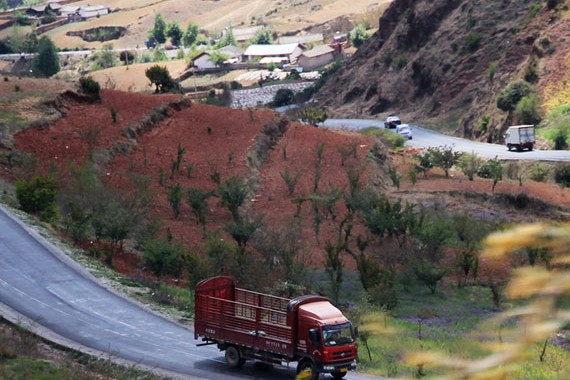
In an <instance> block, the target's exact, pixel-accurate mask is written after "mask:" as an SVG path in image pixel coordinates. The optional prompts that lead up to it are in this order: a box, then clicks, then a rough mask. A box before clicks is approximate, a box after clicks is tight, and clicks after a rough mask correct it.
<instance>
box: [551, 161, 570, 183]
mask: <svg viewBox="0 0 570 380" xmlns="http://www.w3.org/2000/svg"><path fill="white" fill-rule="evenodd" d="M554 181H556V183H557V184H559V185H560V186H562V187H570V163H567V162H560V163H558V164H557V165H556V167H555V168H554Z"/></svg>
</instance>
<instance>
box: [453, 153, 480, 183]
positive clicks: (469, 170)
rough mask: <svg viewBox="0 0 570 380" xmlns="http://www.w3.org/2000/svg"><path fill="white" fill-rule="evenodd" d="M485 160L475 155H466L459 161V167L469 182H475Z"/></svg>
mask: <svg viewBox="0 0 570 380" xmlns="http://www.w3.org/2000/svg"><path fill="white" fill-rule="evenodd" d="M482 163H483V160H482V159H481V158H479V157H478V156H477V155H476V154H475V153H466V154H464V155H463V156H461V158H460V159H459V161H458V163H457V166H459V168H460V169H461V171H462V172H463V174H465V175H466V176H467V178H468V179H469V181H473V178H474V176H475V174H477V172H478V171H479V168H480V167H481V164H482Z"/></svg>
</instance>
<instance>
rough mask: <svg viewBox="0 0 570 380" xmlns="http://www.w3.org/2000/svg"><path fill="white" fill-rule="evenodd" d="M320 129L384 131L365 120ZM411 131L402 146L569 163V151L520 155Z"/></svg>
mask: <svg viewBox="0 0 570 380" xmlns="http://www.w3.org/2000/svg"><path fill="white" fill-rule="evenodd" d="M321 125H322V126H324V127H327V128H340V129H350V130H359V129H363V128H368V127H378V128H384V121H382V120H366V119H328V120H326V121H325V122H324V123H323V124H321ZM412 128H413V136H414V138H413V139H412V140H409V141H408V142H406V145H408V146H415V147H420V148H428V147H438V146H444V145H447V146H453V148H454V149H455V150H457V151H460V152H466V153H472V152H475V153H476V154H477V155H478V156H479V157H482V158H495V157H497V158H499V159H501V160H534V161H570V151H567V150H536V149H535V150H533V151H532V152H529V151H526V150H525V151H523V152H516V151H511V152H509V151H508V150H507V147H506V146H505V145H499V144H488V143H482V142H477V141H471V140H466V139H462V138H459V137H453V136H448V135H444V134H442V133H438V132H435V131H431V130H429V129H424V128H421V127H418V126H412ZM390 130H391V131H392V132H394V131H395V130H394V129H390Z"/></svg>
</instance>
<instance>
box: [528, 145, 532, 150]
mask: <svg viewBox="0 0 570 380" xmlns="http://www.w3.org/2000/svg"><path fill="white" fill-rule="evenodd" d="M532 148H533V145H532V144H530V145H529V146H528V151H529V152H532Z"/></svg>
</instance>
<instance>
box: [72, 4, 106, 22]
mask: <svg viewBox="0 0 570 380" xmlns="http://www.w3.org/2000/svg"><path fill="white" fill-rule="evenodd" d="M106 14H109V7H108V6H106V5H86V6H82V7H81V8H79V16H80V17H81V19H82V20H87V19H90V18H93V17H99V16H103V15H106Z"/></svg>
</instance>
